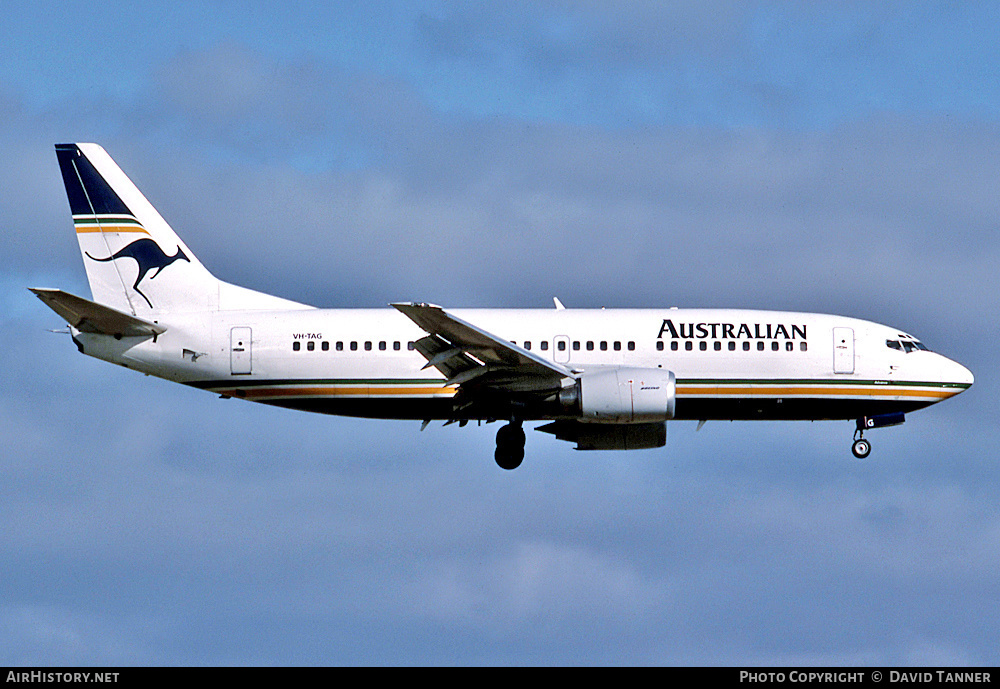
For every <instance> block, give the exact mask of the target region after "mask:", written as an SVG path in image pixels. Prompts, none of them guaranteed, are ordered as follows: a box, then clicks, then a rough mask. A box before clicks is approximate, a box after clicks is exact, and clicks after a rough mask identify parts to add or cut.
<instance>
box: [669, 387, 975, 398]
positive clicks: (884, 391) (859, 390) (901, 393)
mask: <svg viewBox="0 0 1000 689" xmlns="http://www.w3.org/2000/svg"><path fill="white" fill-rule="evenodd" d="M959 392H961V390H914V389H912V388H884V387H879V388H872V387H849V388H847V387H844V388H829V387H815V388H812V387H798V388H780V387H752V388H748V387H742V388H738V387H723V386H716V387H688V386H681V385H678V386H677V393H678V394H681V395H692V396H698V395H717V396H733V395H750V396H754V395H768V396H779V397H781V396H790V395H808V396H815V397H831V396H834V397H843V396H849V397H938V398H941V399H946V398H948V397H952V396H953V395H957V394H958V393H959Z"/></svg>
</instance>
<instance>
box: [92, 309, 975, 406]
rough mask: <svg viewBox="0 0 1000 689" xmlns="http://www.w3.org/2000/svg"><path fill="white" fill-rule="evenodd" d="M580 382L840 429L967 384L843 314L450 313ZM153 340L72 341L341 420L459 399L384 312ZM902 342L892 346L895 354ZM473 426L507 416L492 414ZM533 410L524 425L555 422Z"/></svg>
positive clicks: (405, 326) (144, 367)
mask: <svg viewBox="0 0 1000 689" xmlns="http://www.w3.org/2000/svg"><path fill="white" fill-rule="evenodd" d="M451 313H452V314H454V315H455V316H457V317H459V318H461V319H463V320H466V321H468V322H471V323H475V324H477V325H478V326H480V327H482V328H483V329H484V330H487V331H489V332H491V333H493V334H495V335H497V336H500V337H502V338H506V339H507V340H509V341H511V342H513V343H515V344H516V345H517V346H519V347H523V348H524V349H526V350H529V351H531V352H533V353H535V354H537V355H538V356H540V357H543V358H545V359H547V360H550V361H555V362H558V363H560V364H563V365H564V366H565V367H567V368H569V369H571V370H572V371H574V372H586V371H593V370H596V369H599V368H601V367H634V368H644V369H658V368H659V369H665V370H669V371H672V372H673V373H674V375H675V376H676V379H677V388H676V412H675V416H674V418H678V419H759V418H769V419H833V418H837V419H848V418H859V417H861V416H865V415H872V414H881V413H888V412H896V411H903V412H906V411H912V410H915V409H919V408H921V407H925V406H927V405H929V404H933V403H935V402H938V401H940V400H943V399H946V398H948V397H951V396H953V395H955V394H957V393H959V392H961V391H963V390H965V389H966V388H968V387H969V386H970V385H971V383H972V375H971V373H970V372H969V371H968V370H967V369H965V368H964V367H963V366H961V365H960V364H957V363H956V362H954V361H951V360H950V359H947V358H945V357H943V356H941V355H939V354H935V353H933V352H930V351H926V350H924V349H922V348H917V347H915V346H912V344H913V343H914V342H915V341H914V340H913V338H912V337H910V336H908V335H905V334H903V333H902V332H900V331H898V330H896V329H893V328H890V327H887V326H883V325H879V324H876V323H872V322H868V321H862V320H858V319H852V318H845V317H840V316H830V315H820V314H806V313H793V312H780V311H747V310H716V309H551V310H541V309H530V310H529V309H469V310H454V311H451ZM157 322H158V323H160V324H161V325H164V326H166V327H167V331H166V332H165V333H164V334H162V335H160V336H159V337H158V338H155V340H154V339H149V338H145V339H143V338H128V337H126V338H123V339H121V340H111V339H110V338H107V337H105V336H99V335H98V336H95V335H88V334H87V333H80V332H75V333H74V335H75V337H76V339H77V341H78V342H79V343H80V345H81V346H82V348H83V351H84V352H85V353H87V354H91V355H93V356H97V357H99V358H102V359H106V360H109V361H112V362H114V363H118V364H122V365H125V366H128V367H129V368H134V369H136V370H139V371H142V372H144V373H148V374H151V375H155V376H159V377H162V378H167V379H170V380H174V381H177V382H181V383H185V384H189V385H193V386H196V387H199V388H204V389H208V390H212V391H214V392H217V393H219V394H222V395H225V396H230V397H239V398H245V399H249V400H253V401H257V402H265V403H270V404H276V405H280V406H287V407H293V408H298V409H305V410H310V411H320V412H325V413H332V414H342V415H348V416H365V417H384V418H412V419H435V418H436V419H451V418H455V412H454V409H453V408H452V404H451V398H452V397H453V395H454V393H455V389H456V388H455V387H454V386H449V385H446V384H445V377H444V375H443V374H441V373H439V372H438V371H437V370H436V369H435V368H432V367H431V368H428V367H426V364H427V360H426V359H425V358H424V357H423V356H421V354H420V353H419V352H417V351H413V349H412V347H411V345H410V343H412V342H413V341H415V340H418V339H419V338H421V337H422V336H424V335H425V333H424V332H423V331H422V330H421V329H420V328H419V327H417V325H415V324H414V323H413V322H412V321H411V320H409V319H408V318H407V317H405V316H404V315H402V314H401V313H399V312H397V311H395V310H393V309H390V308H386V309H297V310H292V311H213V312H204V313H187V314H183V313H182V314H164V317H163V320H161V321H157ZM893 342H895V343H896V345H890V344H889V343H893ZM472 414H473V418H490V417H493V418H495V417H497V416H502V410H501V411H499V412H496V413H494V410H490V409H489V408H488V407H486V408H481V409H480V410H479V411H473V412H472ZM563 416H564V414H563V413H562V412H561V411H560V410H559V409H556V408H553V409H549V408H545V407H537V408H534V409H532V410H529V412H528V413H527V414H526V418H562V417H563Z"/></svg>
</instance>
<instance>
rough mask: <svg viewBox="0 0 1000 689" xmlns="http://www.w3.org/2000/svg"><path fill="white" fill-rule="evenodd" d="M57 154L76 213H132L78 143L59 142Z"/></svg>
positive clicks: (67, 192)
mask: <svg viewBox="0 0 1000 689" xmlns="http://www.w3.org/2000/svg"><path fill="white" fill-rule="evenodd" d="M56 157H57V158H58V159H59V170H60V171H61V172H62V178H63V184H65V185H66V196H67V197H68V198H69V208H70V211H71V212H72V213H73V215H92V214H96V215H109V214H115V215H132V212H131V211H130V210H129V209H128V207H127V206H126V205H125V203H124V202H123V201H122V200H121V199H120V198H118V194H116V193H115V192H114V190H113V189H112V188H111V186H110V185H109V184H108V183H107V182H106V181H104V178H103V177H102V176H101V173H99V172H98V171H97V169H96V168H95V167H94V166H93V164H92V163H91V162H90V161H89V160H87V156H85V155H83V153H82V152H81V151H80V148H79V147H78V146H77V145H76V144H56Z"/></svg>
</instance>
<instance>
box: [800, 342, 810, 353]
mask: <svg viewBox="0 0 1000 689" xmlns="http://www.w3.org/2000/svg"><path fill="white" fill-rule="evenodd" d="M799 349H800V350H801V351H803V352H804V351H806V350H808V349H809V345H808V344H806V343H805V342H800V343H799Z"/></svg>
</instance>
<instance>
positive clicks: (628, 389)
mask: <svg viewBox="0 0 1000 689" xmlns="http://www.w3.org/2000/svg"><path fill="white" fill-rule="evenodd" d="M559 401H560V403H562V405H563V407H565V408H567V409H569V410H570V411H571V412H575V413H576V414H577V415H579V417H580V420H581V421H585V422H591V423H618V424H628V423H652V422H658V421H666V420H667V419H672V418H674V409H675V406H676V402H677V378H676V376H674V374H673V372H672V371H665V370H663V369H662V368H605V369H597V370H594V371H588V372H586V373H584V374H583V375H581V376H580V377H579V378H578V379H577V381H576V384H575V385H573V386H572V387H569V388H564V389H563V390H562V392H561V393H560V395H559Z"/></svg>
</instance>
